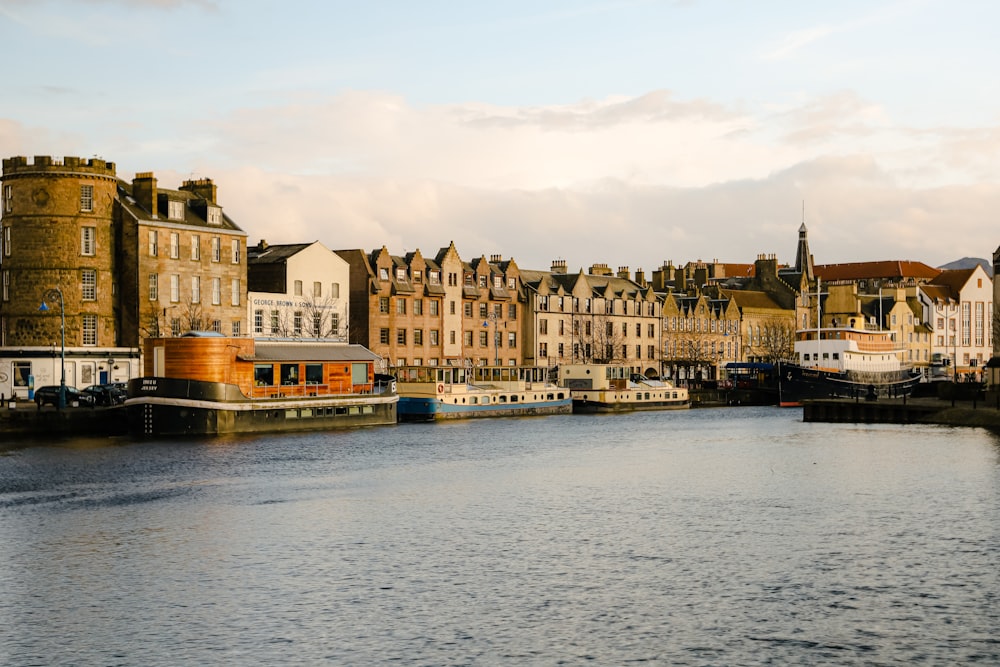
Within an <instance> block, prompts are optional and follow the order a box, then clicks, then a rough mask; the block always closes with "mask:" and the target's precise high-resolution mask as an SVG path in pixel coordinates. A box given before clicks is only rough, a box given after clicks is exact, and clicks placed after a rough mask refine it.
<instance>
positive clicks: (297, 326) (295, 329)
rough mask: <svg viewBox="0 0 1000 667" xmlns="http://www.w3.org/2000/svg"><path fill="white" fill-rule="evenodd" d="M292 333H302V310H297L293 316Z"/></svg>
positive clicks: (299, 334)
mask: <svg viewBox="0 0 1000 667" xmlns="http://www.w3.org/2000/svg"><path fill="white" fill-rule="evenodd" d="M292 333H293V334H295V335H296V336H301V335H302V311H301V310H296V311H295V314H294V315H293V316H292Z"/></svg>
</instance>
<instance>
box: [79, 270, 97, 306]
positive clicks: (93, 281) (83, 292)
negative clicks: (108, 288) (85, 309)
mask: <svg viewBox="0 0 1000 667" xmlns="http://www.w3.org/2000/svg"><path fill="white" fill-rule="evenodd" d="M80 298H81V299H83V300H84V301H96V300H97V270H96V269H83V270H82V271H81V272H80Z"/></svg>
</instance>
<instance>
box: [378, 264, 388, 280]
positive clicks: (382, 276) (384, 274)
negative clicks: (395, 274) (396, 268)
mask: <svg viewBox="0 0 1000 667" xmlns="http://www.w3.org/2000/svg"><path fill="white" fill-rule="evenodd" d="M378 279H379V280H388V279H389V269H387V268H385V267H384V266H382V267H379V270H378Z"/></svg>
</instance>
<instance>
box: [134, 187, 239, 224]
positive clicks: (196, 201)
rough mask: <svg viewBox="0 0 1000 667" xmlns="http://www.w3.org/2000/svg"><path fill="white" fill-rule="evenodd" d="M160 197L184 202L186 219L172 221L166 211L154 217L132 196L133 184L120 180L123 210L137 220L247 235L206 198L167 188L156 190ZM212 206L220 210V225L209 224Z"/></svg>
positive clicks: (220, 208)
mask: <svg viewBox="0 0 1000 667" xmlns="http://www.w3.org/2000/svg"><path fill="white" fill-rule="evenodd" d="M156 193H157V196H158V197H166V198H167V199H169V200H172V201H183V202H184V218H183V219H181V220H172V219H170V218H168V217H167V215H166V212H165V211H164V214H163V215H158V216H157V217H155V218H154V217H153V216H152V215H151V214H150V213H149V211H146V210H145V209H144V208H142V206H140V205H139V203H138V202H137V201H136V200H135V197H133V196H132V184H131V183H129V182H127V181H123V180H121V179H119V180H118V200H119V202H120V203H121V206H122V208H124V209H125V210H126V211H128V212H129V214H130V215H131V216H132V217H133V218H135V219H136V220H142V221H147V222H155V223H157V224H162V225H171V224H173V225H183V226H187V227H204V228H205V229H217V230H219V231H225V232H230V233H232V232H236V233H237V234H240V235H243V236H245V235H246V232H244V231H243V229H241V228H240V226H239V225H237V224H236V223H235V222H233V220H232V218H230V217H229V216H228V215H226V212H225V211H224V210H222V207H221V206H219V205H218V204H216V203H215V202H211V203H209V202H207V200H206V199H205V198H204V197H201V196H199V195H197V194H195V193H194V192H189V191H187V190H169V189H167V188H157V190H156ZM209 205H211V206H213V207H215V208H218V209H219V210H220V213H221V216H220V217H221V223H220V224H218V225H210V224H208V219H207V217H208V215H207V213H206V212H205V211H206V209H207V207H208V206H209Z"/></svg>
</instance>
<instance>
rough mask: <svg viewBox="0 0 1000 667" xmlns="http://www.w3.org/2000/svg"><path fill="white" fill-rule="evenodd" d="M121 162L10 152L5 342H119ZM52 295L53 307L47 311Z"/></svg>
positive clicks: (3, 223) (2, 302)
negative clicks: (53, 293) (54, 292)
mask: <svg viewBox="0 0 1000 667" xmlns="http://www.w3.org/2000/svg"><path fill="white" fill-rule="evenodd" d="M117 183H118V181H117V178H116V176H115V165H114V163H112V162H106V161H104V160H101V159H97V158H94V159H88V160H84V159H80V158H76V157H66V158H63V159H62V161H59V160H56V159H53V158H51V157H48V156H36V157H35V158H34V160H33V161H31V160H29V159H28V158H25V157H12V158H9V159H5V160H3V174H2V176H0V187H2V191H0V195H2V200H0V210H2V217H0V240H2V248H0V281H2V283H0V288H2V293H0V346H10V347H15V346H52V345H56V346H58V344H59V341H60V317H59V303H58V299H53V298H46V293H47V292H49V290H51V289H53V288H58V289H59V290H61V291H62V295H63V301H64V304H63V306H64V308H65V317H66V330H65V334H66V347H67V348H70V347H97V346H101V347H107V346H114V345H117V344H118V340H117V339H118V332H117V330H116V324H115V322H116V318H115V312H116V309H117V303H116V299H117V297H116V294H115V290H114V287H113V286H114V284H115V279H114V271H115V256H116V249H115V244H116V240H115V224H114V221H115V199H116V188H117ZM43 300H44V301H45V302H46V305H47V306H48V308H49V310H48V312H40V311H39V306H40V305H41V303H42V302H43Z"/></svg>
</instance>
